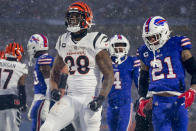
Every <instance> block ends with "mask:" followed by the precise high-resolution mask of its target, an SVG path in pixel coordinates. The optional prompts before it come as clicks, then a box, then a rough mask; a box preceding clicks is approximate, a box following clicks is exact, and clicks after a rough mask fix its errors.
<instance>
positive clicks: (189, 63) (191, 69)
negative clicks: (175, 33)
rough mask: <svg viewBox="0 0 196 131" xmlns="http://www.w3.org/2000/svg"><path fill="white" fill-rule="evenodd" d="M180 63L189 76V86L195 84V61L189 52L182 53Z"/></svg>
mask: <svg viewBox="0 0 196 131" xmlns="http://www.w3.org/2000/svg"><path fill="white" fill-rule="evenodd" d="M182 61H183V64H184V67H185V68H186V70H187V72H188V73H189V74H191V76H192V78H191V85H193V84H196V61H195V58H194V57H193V56H192V54H191V52H190V51H189V50H184V51H182Z"/></svg>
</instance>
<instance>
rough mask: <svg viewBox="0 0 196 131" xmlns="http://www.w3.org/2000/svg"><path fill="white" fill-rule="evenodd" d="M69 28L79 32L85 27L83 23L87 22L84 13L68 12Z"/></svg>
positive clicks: (71, 30)
mask: <svg viewBox="0 0 196 131" xmlns="http://www.w3.org/2000/svg"><path fill="white" fill-rule="evenodd" d="M67 24H68V26H67V30H68V31H70V32H78V31H80V30H82V29H85V28H84V27H83V25H85V24H86V22H85V19H84V15H82V13H79V12H71V13H68V14H67Z"/></svg>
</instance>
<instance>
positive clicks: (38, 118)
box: [27, 34, 54, 131]
mask: <svg viewBox="0 0 196 131" xmlns="http://www.w3.org/2000/svg"><path fill="white" fill-rule="evenodd" d="M27 50H28V55H29V57H30V65H32V59H33V58H36V62H35V67H34V98H33V101H32V105H31V107H30V109H29V112H28V117H29V119H31V120H32V131H38V130H39V129H40V126H41V124H42V123H43V122H44V120H45V119H46V115H47V114H48V112H49V106H50V100H49V77H50V70H51V68H52V65H53V61H54V58H53V57H52V56H50V55H48V39H47V37H46V36H44V35H42V34H34V35H32V36H31V37H30V39H29V41H28V44H27Z"/></svg>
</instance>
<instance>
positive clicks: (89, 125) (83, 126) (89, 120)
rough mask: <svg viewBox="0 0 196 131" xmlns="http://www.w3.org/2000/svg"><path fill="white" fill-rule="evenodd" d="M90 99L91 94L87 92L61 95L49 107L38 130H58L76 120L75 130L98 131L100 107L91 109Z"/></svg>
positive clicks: (91, 98)
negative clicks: (95, 110)
mask: <svg viewBox="0 0 196 131" xmlns="http://www.w3.org/2000/svg"><path fill="white" fill-rule="evenodd" d="M92 100H93V95H89V94H80V95H79V94H78V95H71V94H69V95H65V96H63V97H62V98H61V99H60V101H59V102H56V103H55V105H54V106H53V107H52V108H51V110H50V112H49V114H48V116H47V118H46V121H45V122H44V124H43V125H42V126H41V128H40V131H60V130H61V129H62V128H64V127H66V126H67V125H69V124H70V123H72V122H73V123H77V121H78V120H79V121H80V125H77V124H75V125H74V126H76V130H77V131H99V130H100V125H101V111H102V108H100V109H99V110H98V111H97V112H94V111H91V110H90V109H89V107H88V104H89V102H90V101H92ZM79 128H80V129H79Z"/></svg>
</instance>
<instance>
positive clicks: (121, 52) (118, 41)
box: [109, 35, 130, 64]
mask: <svg viewBox="0 0 196 131" xmlns="http://www.w3.org/2000/svg"><path fill="white" fill-rule="evenodd" d="M129 48H130V43H129V41H128V40H127V38H126V37H125V36H123V35H114V36H113V37H112V38H111V39H110V47H109V52H110V55H111V56H115V57H116V60H115V62H116V63H118V64H120V63H122V62H123V61H124V60H125V59H126V58H125V59H122V57H126V56H127V55H128V52H129Z"/></svg>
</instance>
